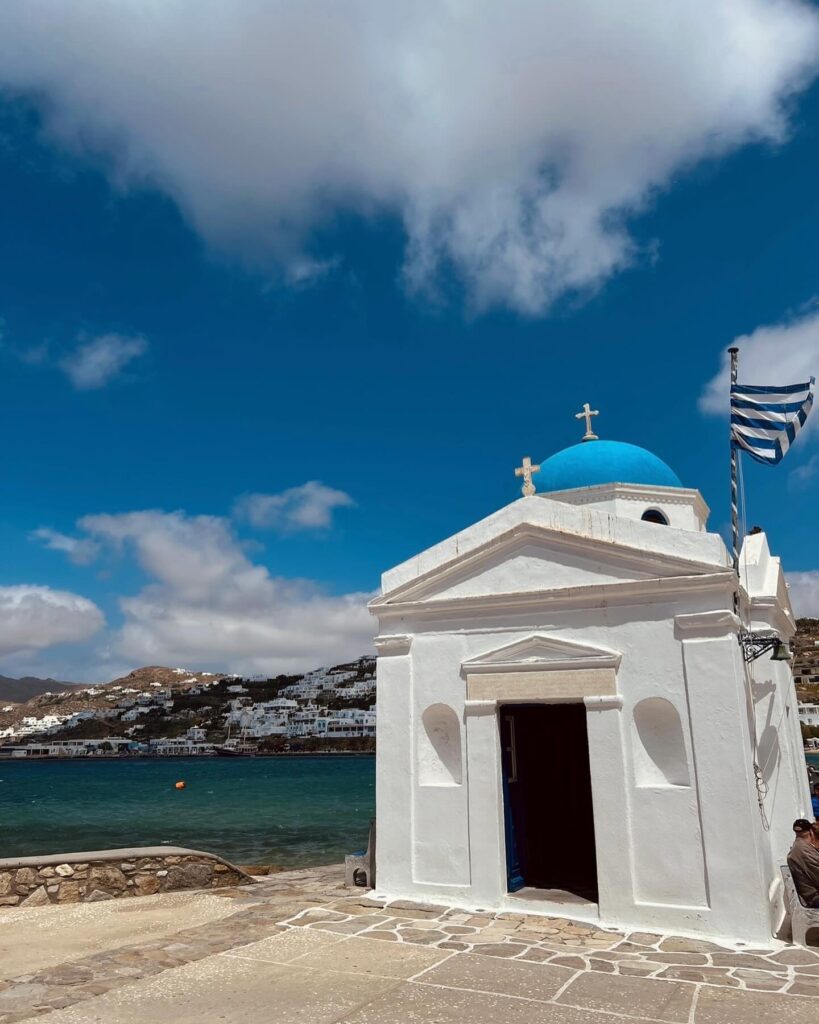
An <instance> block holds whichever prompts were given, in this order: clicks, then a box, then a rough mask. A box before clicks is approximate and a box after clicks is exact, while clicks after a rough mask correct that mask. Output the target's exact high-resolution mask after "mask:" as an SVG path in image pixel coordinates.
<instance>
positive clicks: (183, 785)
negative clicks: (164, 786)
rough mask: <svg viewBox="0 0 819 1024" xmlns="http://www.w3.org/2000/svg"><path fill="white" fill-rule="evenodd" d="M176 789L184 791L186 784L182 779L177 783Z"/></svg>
mask: <svg viewBox="0 0 819 1024" xmlns="http://www.w3.org/2000/svg"><path fill="white" fill-rule="evenodd" d="M176 788H177V789H184V788H185V783H184V782H182V780H181V779H180V781H179V782H177V784H176Z"/></svg>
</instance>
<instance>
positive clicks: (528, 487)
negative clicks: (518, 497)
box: [515, 455, 540, 498]
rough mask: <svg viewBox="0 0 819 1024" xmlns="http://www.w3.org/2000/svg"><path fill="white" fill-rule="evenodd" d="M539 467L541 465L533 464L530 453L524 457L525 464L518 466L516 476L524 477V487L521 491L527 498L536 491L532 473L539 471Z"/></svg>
mask: <svg viewBox="0 0 819 1024" xmlns="http://www.w3.org/2000/svg"><path fill="white" fill-rule="evenodd" d="M539 469H540V466H533V465H532V460H531V459H530V458H529V456H528V455H527V456H525V457H524V459H523V465H522V466H518V467H517V468H516V469H515V476H522V477H523V487H521V489H520V491H521V494H522V495H523V496H524V497H525V498H528V497H529V495H531V494H534V493H535V485H534V484H533V483H532V473H537V471H538V470H539Z"/></svg>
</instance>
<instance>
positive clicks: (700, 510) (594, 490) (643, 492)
mask: <svg viewBox="0 0 819 1024" xmlns="http://www.w3.org/2000/svg"><path fill="white" fill-rule="evenodd" d="M540 496H541V497H543V498H547V499H549V500H552V501H562V502H565V503H566V504H568V505H583V506H585V507H587V508H593V509H596V510H598V511H600V512H607V513H608V514H609V515H613V516H617V517H619V518H621V519H636V520H642V517H643V513H644V512H646V511H648V510H649V509H656V510H657V511H659V512H662V513H663V515H664V516H665V517H666V519H667V520H668V525H669V526H671V527H672V528H673V529H675V530H688V531H694V532H697V533H700V532H703V531H704V530H705V526H706V523H707V521H708V508H707V506H706V505H705V502H704V501H703V500H702V496H701V495H700V493H699V492H698V491H695V490H687V489H679V488H676V487H656V488H652V487H645V486H641V485H637V484H604V485H600V486H598V487H578V488H576V489H574V490H569V491H554V492H552V493H550V494H541V495H540Z"/></svg>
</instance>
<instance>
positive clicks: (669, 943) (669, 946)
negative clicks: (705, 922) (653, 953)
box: [617, 935, 726, 953]
mask: <svg viewBox="0 0 819 1024" xmlns="http://www.w3.org/2000/svg"><path fill="white" fill-rule="evenodd" d="M623 948H625V943H622V942H621V943H620V945H619V946H618V947H617V949H623ZM660 949H661V950H662V952H663V953H724V952H725V951H726V950H725V947H724V946H718V945H717V944H716V943H715V942H707V941H706V940H705V939H683V938H680V937H679V936H674V935H672V936H671V937H669V938H667V939H663V941H662V942H661V943H660Z"/></svg>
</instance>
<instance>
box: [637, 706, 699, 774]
mask: <svg viewBox="0 0 819 1024" xmlns="http://www.w3.org/2000/svg"><path fill="white" fill-rule="evenodd" d="M633 739H634V742H633V744H632V747H633V751H634V776H635V783H636V785H637V786H641V787H645V786H688V785H689V784H690V783H689V775H688V758H687V757H686V754H685V740H684V738H683V730H682V722H681V721H680V716H679V713H678V711H677V709H676V708H675V707H674V705H673V704H672V703H671V701H669V700H666V699H665V698H664V697H648V698H647V699H646V700H641V701H640V703H639V704H638V705H637V706H636V707H635V709H634V730H633Z"/></svg>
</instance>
